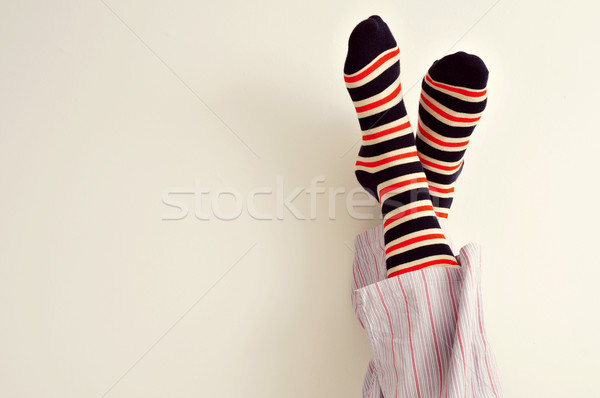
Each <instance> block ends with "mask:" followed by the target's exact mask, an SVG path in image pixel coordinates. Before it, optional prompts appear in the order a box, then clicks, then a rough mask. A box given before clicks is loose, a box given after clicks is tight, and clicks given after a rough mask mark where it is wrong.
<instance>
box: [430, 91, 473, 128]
mask: <svg viewBox="0 0 600 398" xmlns="http://www.w3.org/2000/svg"><path fill="white" fill-rule="evenodd" d="M421 99H422V100H423V102H425V103H426V104H427V106H429V107H430V108H431V109H433V110H434V111H435V113H437V114H438V115H441V116H442V117H444V118H445V119H448V120H451V121H453V122H462V123H471V122H476V121H478V120H479V119H481V116H478V117H456V116H452V115H450V114H449V113H446V112H444V111H443V110H441V109H440V108H438V107H437V106H435V105H433V104H432V103H431V102H430V101H429V100H428V99H427V98H425V96H423V94H422V93H421Z"/></svg>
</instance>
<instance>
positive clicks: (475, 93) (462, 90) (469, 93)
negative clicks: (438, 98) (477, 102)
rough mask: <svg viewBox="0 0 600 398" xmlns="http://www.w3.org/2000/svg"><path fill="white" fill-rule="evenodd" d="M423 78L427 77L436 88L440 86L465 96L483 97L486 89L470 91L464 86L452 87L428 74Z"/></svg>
mask: <svg viewBox="0 0 600 398" xmlns="http://www.w3.org/2000/svg"><path fill="white" fill-rule="evenodd" d="M425 79H427V81H428V82H429V83H431V84H432V85H433V86H435V87H438V88H441V89H444V90H448V91H452V92H453V93H457V94H462V95H466V96H467V97H483V96H484V95H485V94H486V93H487V90H483V91H471V90H468V89H465V88H458V87H452V86H448V85H446V84H442V83H438V82H436V81H434V80H433V79H432V78H431V77H429V75H425Z"/></svg>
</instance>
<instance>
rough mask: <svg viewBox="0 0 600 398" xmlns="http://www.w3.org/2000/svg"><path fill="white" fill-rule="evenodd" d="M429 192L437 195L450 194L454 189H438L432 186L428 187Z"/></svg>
mask: <svg viewBox="0 0 600 398" xmlns="http://www.w3.org/2000/svg"><path fill="white" fill-rule="evenodd" d="M429 190H430V191H433V192H439V193H452V192H454V187H452V188H438V187H434V186H431V185H430V186H429Z"/></svg>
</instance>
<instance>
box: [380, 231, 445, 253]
mask: <svg viewBox="0 0 600 398" xmlns="http://www.w3.org/2000/svg"><path fill="white" fill-rule="evenodd" d="M445 238H446V237H445V236H444V234H429V235H423V236H417V237H415V238H411V239H407V240H405V241H404V242H401V243H398V244H396V245H394V246H391V247H389V248H388V249H386V251H385V254H390V252H393V251H394V250H398V249H401V248H403V247H406V246H408V245H412V244H413V243H417V242H422V241H424V240H431V239H445Z"/></svg>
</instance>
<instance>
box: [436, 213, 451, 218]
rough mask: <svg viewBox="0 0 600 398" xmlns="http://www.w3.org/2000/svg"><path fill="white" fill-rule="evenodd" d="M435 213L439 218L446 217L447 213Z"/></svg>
mask: <svg viewBox="0 0 600 398" xmlns="http://www.w3.org/2000/svg"><path fill="white" fill-rule="evenodd" d="M435 215H436V216H438V217H439V218H448V213H442V212H439V211H436V212H435Z"/></svg>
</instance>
